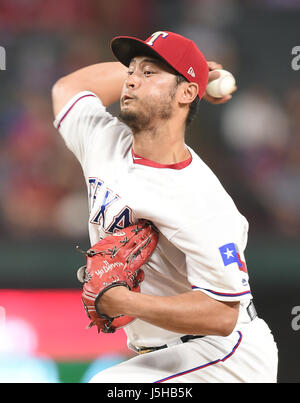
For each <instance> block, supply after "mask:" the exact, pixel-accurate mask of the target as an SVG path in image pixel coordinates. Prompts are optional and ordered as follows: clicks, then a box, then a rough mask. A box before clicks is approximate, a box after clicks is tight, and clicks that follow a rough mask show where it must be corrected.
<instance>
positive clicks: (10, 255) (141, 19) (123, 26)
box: [0, 0, 300, 383]
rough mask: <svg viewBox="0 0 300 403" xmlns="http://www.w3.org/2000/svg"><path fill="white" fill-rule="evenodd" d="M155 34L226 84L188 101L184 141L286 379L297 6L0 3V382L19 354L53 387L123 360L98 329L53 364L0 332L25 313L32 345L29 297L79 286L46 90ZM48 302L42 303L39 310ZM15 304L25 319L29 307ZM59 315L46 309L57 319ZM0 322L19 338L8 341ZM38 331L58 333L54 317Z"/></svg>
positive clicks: (63, 155)
mask: <svg viewBox="0 0 300 403" xmlns="http://www.w3.org/2000/svg"><path fill="white" fill-rule="evenodd" d="M157 30H169V31H174V32H178V33H180V34H183V35H186V36H188V37H189V38H191V39H193V40H194V41H195V42H196V43H197V44H198V45H199V47H200V49H201V50H202V51H203V53H204V54H205V55H206V57H207V59H208V60H215V61H217V62H220V63H222V64H223V66H224V68H225V69H227V70H229V71H231V72H232V73H233V74H234V75H235V77H236V79H237V85H238V91H237V92H236V93H235V94H234V97H233V99H232V100H231V101H230V102H229V103H227V104H225V105H220V106H213V105H210V104H207V103H206V102H205V101H201V104H200V111H199V115H198V117H197V118H196V119H195V121H194V122H193V124H192V126H191V128H190V129H189V133H188V136H187V143H188V144H189V145H190V146H191V147H193V148H194V149H195V151H196V152H197V153H198V154H199V155H200V156H201V157H202V159H203V160H204V161H205V162H206V163H207V164H208V165H209V166H210V167H211V168H212V169H213V171H214V172H215V173H216V174H217V176H218V177H219V178H220V180H221V182H222V183H223V185H224V186H225V188H226V189H227V190H228V192H229V193H230V194H231V196H232V197H233V199H234V201H235V203H236V204H237V206H238V208H239V210H240V211H241V213H242V214H244V215H245V216H246V218H247V219H248V221H249V223H250V231H249V242H248V247H247V249H246V258H247V265H248V270H249V273H250V280H251V284H252V290H253V294H254V300H255V305H256V307H257V310H258V313H259V315H260V316H261V317H263V318H264V319H265V320H266V321H267V322H268V324H269V325H270V327H271V329H272V331H273V333H274V336H275V339H276V341H277V343H278V348H279V378H278V380H279V382H281V383H284V382H297V383H298V382H299V381H300V354H299V352H300V343H299V342H300V330H297V328H296V329H295V328H294V329H293V327H292V319H293V315H292V309H293V308H294V307H295V306H300V292H299V283H300V259H299V258H300V252H299V248H300V245H299V240H300V147H299V146H300V61H299V69H298V65H297V63H295V61H294V64H293V63H292V60H293V58H295V55H293V54H292V52H293V49H294V48H295V47H296V46H300V35H299V34H300V1H299V0H257V1H255V0H248V1H246V0H245V1H237V0H160V1H159V0H127V1H122V0H114V1H111V2H109V3H108V2H106V1H103V0H61V1H58V0H52V1H49V2H46V1H42V0H14V1H10V0H1V2H0V46H2V47H4V49H5V51H6V70H2V71H0V88H1V91H0V206H1V207H0V224H1V225H0V256H1V259H0V307H2V311H1V310H0V331H2V335H1V333H0V342H1V343H0V344H1V348H0V364H1V363H2V364H1V365H0V382H1V380H3V379H5V377H4V375H3V371H4V372H5V371H6V369H7V368H8V366H9V365H13V363H14V362H15V364H16V366H17V367H18V365H19V364H20V362H21V361H20V360H21V358H20V357H21V356H22V357H23V355H24V354H25V356H26V357H25V358H26V359H27V361H26V360H24V362H27V363H29V361H30V359H36V360H37V361H38V362H39V363H41V361H42V360H41V356H40V355H41V354H44V355H46V356H47V365H49V366H50V367H49V368H50V369H49V372H47V374H50V375H49V381H50V380H52V381H53V382H81V381H82V380H86V379H87V378H85V376H86V375H87V374H88V371H89V370H92V369H94V370H95V368H96V369H97V370H98V369H99V368H103V367H105V366H109V365H112V364H113V363H115V362H118V361H121V360H123V359H127V358H128V356H130V352H129V351H128V350H127V348H126V345H125V341H124V338H123V336H120V340H119V339H118V340H117V341H116V343H117V344H118V345H120V344H121V347H120V349H119V350H118V351H117V352H116V351H115V348H114V346H110V345H109V344H107V348H106V349H105V343H107V339H105V340H104V339H103V338H102V336H101V335H100V336H99V338H98V339H94V338H93V341H91V343H94V344H93V345H94V346H95V347H94V348H95V350H94V351H95V353H94V354H90V353H89V354H88V355H87V356H84V354H85V349H84V348H83V347H82V354H81V355H80V359H79V358H78V357H79V356H78V354H77V353H78V351H77V350H76V349H78V346H77V345H76V346H75V344H74V355H73V353H72V351H71V352H69V353H68V354H67V355H66V356H65V357H64V356H63V355H62V354H56V350H55V349H54V350H51V352H49V351H47V350H43V351H40V350H39V348H38V346H39V345H40V344H39V343H35V344H34V343H33V344H30V343H29V345H28V346H27V348H25V347H24V342H23V343H22V332H26V330H24V329H25V328H24V326H23V327H22V326H19V327H18V326H12V324H15V323H16V319H18V320H19V321H20V320H21V319H22V315H25V316H23V325H24V322H25V323H26V325H27V327H28V326H29V327H30V331H31V332H33V334H34V335H35V336H33V337H36V338H38V337H41V336H40V335H39V334H38V332H37V330H36V329H35V326H36V324H35V322H30V320H31V319H30V315H29V316H26V315H27V313H28V311H26V312H27V313H26V312H25V310H22V309H20V308H21V307H22V306H25V305H26V301H27V302H28V301H29V300H30V298H31V291H32V290H42V291H43V290H61V291H62V294H63V291H64V290H74V291H76V292H77V291H79V285H78V282H77V280H76V275H75V273H76V268H77V267H79V266H80V265H81V264H82V256H81V255H80V254H78V253H77V252H76V251H75V245H77V244H79V245H80V246H81V247H82V248H86V247H88V246H89V240H88V232H87V194H86V188H85V184H84V181H83V177H82V173H81V168H80V167H79V164H78V163H77V161H76V160H75V158H74V157H73V155H72V154H71V153H70V152H69V151H68V150H67V149H66V147H65V146H64V144H63V141H62V139H61V138H60V136H59V135H58V133H57V132H56V131H55V129H54V127H53V125H52V121H53V116H52V110H51V98H50V92H51V87H52V85H53V84H54V83H55V81H56V80H57V79H58V78H60V77H61V76H63V75H65V74H68V73H70V72H72V71H74V70H76V69H78V68H81V67H84V66H86V65H90V64H93V63H97V62H100V61H112V60H114V59H113V57H112V54H111V52H110V47H109V43H110V40H111V38H112V37H114V36H116V35H122V34H124V35H134V36H139V37H141V38H144V39H145V38H147V37H148V36H149V35H150V34H151V33H152V32H155V31H157ZM117 110H118V105H113V106H112V107H111V112H112V113H115V112H117ZM198 185H200V184H197V183H195V186H198ZM16 289H17V290H22V291H23V292H22V293H21V294H20V295H19V300H18V301H17V302H16V304H17V305H16V306H15V305H14V306H12V305H10V304H12V302H11V300H12V298H9V297H8V294H7V292H8V291H10V290H11V291H12V292H13V290H16ZM26 291H28V293H26ZM12 295H15V294H12ZM58 295H61V294H58ZM63 295H64V294H63ZM78 295H79V294H78ZM57 298H58V300H57V301H59V298H60V297H57ZM51 304H52V301H51V299H49V301H48V305H49V306H48V305H46V310H47V309H48V308H49V309H51ZM28 306H29V308H28V309H29V311H31V312H33V311H34V309H35V307H36V304H35V303H34V304H32V306H31V305H30V304H29V305H28ZM299 309H300V308H299ZM1 312H2V322H1ZM22 312H23V313H22ZM41 315H42V314H41ZM61 315H65V312H64V311H63V309H60V308H59V305H58V310H57V320H58V323H59V320H60V319H59V318H60V316H61ZM24 317H26V318H27V319H26V320H25V319H24ZM66 320H68V319H66ZM26 321H27V322H26ZM1 323H2V327H1ZM18 323H19V322H18ZM51 323H52V322H51ZM299 323H300V320H299ZM5 324H6V325H9V324H11V326H5ZM71 325H72V324H71V323H70V327H71ZM84 326H85V324H83V327H84ZM8 328H9V329H10V332H12V334H19V339H20V340H21V341H20V340H17V341H16V342H15V343H13V344H11V343H8V342H7V340H8V339H10V338H11V334H8V335H7V334H5V331H6V332H7V329H8ZM1 329H2V330H1ZM5 329H6V330H5ZM51 332H54V333H55V332H56V333H57V334H59V335H60V337H61V338H63V337H64V334H63V333H61V329H60V326H59V325H57V326H55V321H54V322H53V327H52V329H51ZM74 332H76V328H75V329H74ZM29 333H30V332H29ZM53 337H54V338H55V337H57V336H55V335H54V336H53ZM68 337H69V336H68ZM84 337H86V336H84ZM118 337H119V336H118ZM59 340H60V339H59V337H58V341H57V349H58V350H59ZM69 343H71V344H72V340H70V341H69ZM20 344H21V346H20ZM84 344H86V343H84ZM100 344H101V349H99V348H98V347H97V346H99V345H100ZM103 351H106V353H107V354H111V355H109V356H106V355H105V354H104V353H103ZM114 354H115V355H114ZM12 357H16V358H12ZM14 360H15V361H14ZM24 365H25V364H24ZM28 365H29V364H28ZM19 366H20V365H19ZM30 368H31V367H30ZM91 368H92V369H91ZM11 371H12V372H11V373H12V375H11V376H12V377H13V376H14V375H13V374H14V373H15V374H16V377H17V376H18V375H17V372H14V369H12V370H11ZM6 373H7V371H6ZM33 373H34V372H33ZM40 373H41V371H40ZM1 376H2V378H1ZM46 376H48V375H45V377H46ZM51 377H52V378H51ZM44 379H47V378H44Z"/></svg>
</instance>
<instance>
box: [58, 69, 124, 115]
mask: <svg viewBox="0 0 300 403" xmlns="http://www.w3.org/2000/svg"><path fill="white" fill-rule="evenodd" d="M126 73H127V67H125V66H123V65H122V64H121V63H119V62H108V63H98V64H94V65H91V66H87V67H84V68H82V69H79V70H77V71H75V72H73V73H71V74H68V75H67V76H64V77H62V78H60V79H59V80H58V81H57V82H56V83H55V85H54V86H53V89H52V98H53V109H54V114H57V113H58V112H59V110H60V109H61V108H62V107H63V106H64V104H65V103H66V102H67V101H68V100H69V99H70V98H72V96H74V95H75V94H76V93H78V92H80V91H92V92H94V93H95V94H96V95H97V96H98V97H99V98H100V99H101V101H102V103H103V104H104V105H105V106H109V105H110V104H112V103H114V102H116V101H118V100H119V99H120V95H121V90H122V87H123V83H124V81H125V78H126Z"/></svg>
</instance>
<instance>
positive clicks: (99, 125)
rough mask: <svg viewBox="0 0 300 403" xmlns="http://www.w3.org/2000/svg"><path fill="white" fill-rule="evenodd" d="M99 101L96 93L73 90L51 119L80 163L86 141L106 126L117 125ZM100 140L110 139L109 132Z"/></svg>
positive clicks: (91, 140) (99, 139) (102, 130)
mask: <svg viewBox="0 0 300 403" xmlns="http://www.w3.org/2000/svg"><path fill="white" fill-rule="evenodd" d="M120 124H121V123H120V121H119V120H118V119H117V118H116V117H113V116H112V115H111V114H110V113H109V112H107V110H106V108H105V107H104V105H103V104H102V102H101V100H100V99H99V98H98V97H97V95H96V94H94V93H93V92H90V91H83V92H80V93H78V94H76V95H75V96H74V97H73V98H72V99H71V100H70V101H69V102H68V103H67V104H66V105H65V106H64V107H63V109H62V110H61V111H60V112H59V113H58V115H57V116H56V117H55V120H54V122H53V125H54V127H55V128H56V129H57V130H58V131H59V133H60V134H61V136H62V137H63V139H64V141H65V143H66V145H67V147H68V148H69V149H70V150H71V151H72V152H73V153H74V155H75V156H76V158H77V159H78V160H79V162H80V163H81V165H83V163H84V159H85V156H86V150H87V145H88V143H89V144H91V143H92V142H93V140H94V139H95V138H96V137H97V142H98V143H99V141H100V142H101V136H102V137H103V134H104V133H105V131H106V129H107V127H111V126H117V125H120ZM103 141H105V142H109V141H113V139H112V138H111V136H110V137H109V136H105V138H104V137H103Z"/></svg>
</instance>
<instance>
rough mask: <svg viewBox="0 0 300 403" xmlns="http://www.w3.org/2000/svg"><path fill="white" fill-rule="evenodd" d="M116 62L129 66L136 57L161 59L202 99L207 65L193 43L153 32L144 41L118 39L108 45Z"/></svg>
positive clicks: (166, 32)
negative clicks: (184, 79)
mask: <svg viewBox="0 0 300 403" xmlns="http://www.w3.org/2000/svg"><path fill="white" fill-rule="evenodd" d="M111 48H112V51H113V53H114V55H115V56H116V57H117V59H118V60H119V61H120V62H121V63H123V64H125V66H129V64H130V61H131V60H132V59H133V58H134V57H135V56H153V57H159V58H160V59H163V60H164V61H165V62H166V63H167V64H169V66H171V67H172V68H173V69H174V70H175V71H176V72H177V73H179V74H181V75H183V76H184V77H185V78H186V79H187V80H188V81H189V82H193V83H197V84H198V96H199V99H201V98H202V96H203V94H204V92H205V90H206V86H207V82H208V65H207V62H206V60H205V57H204V55H203V54H202V52H201V51H200V50H199V49H198V47H197V45H196V44H195V42H193V41H192V40H191V39H188V38H185V37H184V36H182V35H178V34H175V33H173V32H169V31H157V32H154V34H152V35H151V36H150V37H149V38H148V39H146V41H143V40H141V39H138V38H133V37H130V36H118V37H116V38H114V39H113V40H112V42H111Z"/></svg>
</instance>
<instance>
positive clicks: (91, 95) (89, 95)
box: [57, 94, 96, 129]
mask: <svg viewBox="0 0 300 403" xmlns="http://www.w3.org/2000/svg"><path fill="white" fill-rule="evenodd" d="M95 96H96V95H93V94H87V95H82V97H80V98H78V99H76V101H75V102H74V103H73V104H72V105H71V106H70V108H69V109H68V110H67V112H66V113H65V114H64V116H63V117H62V118H61V119H60V121H59V124H58V125H57V129H59V128H60V125H61V123H62V121H63V120H64V118H65V117H66V116H67V115H68V113H69V112H70V110H71V109H72V108H73V106H74V105H75V104H76V103H77V102H78V101H80V99H82V98H85V97H95Z"/></svg>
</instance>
